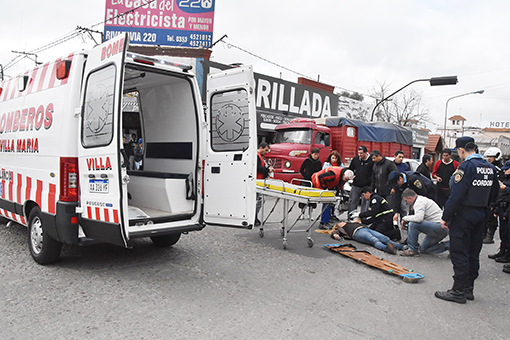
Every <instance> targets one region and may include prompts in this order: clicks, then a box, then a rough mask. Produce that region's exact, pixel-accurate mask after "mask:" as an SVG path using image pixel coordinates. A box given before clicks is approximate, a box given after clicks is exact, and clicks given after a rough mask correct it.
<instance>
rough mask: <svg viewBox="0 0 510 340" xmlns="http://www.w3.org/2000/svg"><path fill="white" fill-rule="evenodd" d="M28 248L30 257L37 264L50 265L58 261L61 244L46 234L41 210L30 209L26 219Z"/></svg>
mask: <svg viewBox="0 0 510 340" xmlns="http://www.w3.org/2000/svg"><path fill="white" fill-rule="evenodd" d="M28 221H29V222H28V248H29V249H30V255H32V258H33V259H34V260H35V262H37V263H39V264H50V263H54V262H55V261H57V260H58V258H59V256H60V251H61V250H62V243H60V242H58V241H55V240H54V239H52V238H51V237H50V236H48V235H47V234H46V231H45V230H44V226H43V224H42V220H41V210H40V209H39V208H38V207H36V208H34V209H32V211H31V212H30V215H29V218H28Z"/></svg>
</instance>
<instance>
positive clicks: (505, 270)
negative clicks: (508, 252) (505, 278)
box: [503, 264, 510, 274]
mask: <svg viewBox="0 0 510 340" xmlns="http://www.w3.org/2000/svg"><path fill="white" fill-rule="evenodd" d="M503 273H507V274H510V265H508V264H505V265H504V266H503Z"/></svg>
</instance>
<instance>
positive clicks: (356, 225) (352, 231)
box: [331, 218, 404, 254]
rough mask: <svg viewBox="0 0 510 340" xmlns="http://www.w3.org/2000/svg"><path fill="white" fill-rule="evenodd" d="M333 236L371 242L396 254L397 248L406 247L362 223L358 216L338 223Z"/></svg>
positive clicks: (380, 248) (337, 238)
mask: <svg viewBox="0 0 510 340" xmlns="http://www.w3.org/2000/svg"><path fill="white" fill-rule="evenodd" d="M331 237H332V238H334V239H335V240H340V238H341V237H345V238H347V239H351V240H354V241H357V242H360V243H365V244H369V245H371V246H374V247H376V248H377V249H379V250H382V251H385V252H387V253H390V254H396V253H397V250H403V249H404V245H402V244H399V243H397V242H393V241H391V240H390V238H389V237H388V236H385V235H383V234H381V233H379V232H377V231H375V230H372V229H370V228H368V227H367V226H365V225H363V224H361V221H360V219H359V218H356V219H355V220H354V221H353V222H339V223H337V224H336V225H335V226H334V228H333V231H332V232H331Z"/></svg>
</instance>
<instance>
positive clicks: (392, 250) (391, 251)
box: [384, 243, 397, 255]
mask: <svg viewBox="0 0 510 340" xmlns="http://www.w3.org/2000/svg"><path fill="white" fill-rule="evenodd" d="M384 251H385V252H387V253H389V254H393V255H396V254H397V250H396V249H395V247H394V246H393V244H391V243H388V244H387V245H386V249H384Z"/></svg>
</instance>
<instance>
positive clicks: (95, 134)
mask: <svg viewBox="0 0 510 340" xmlns="http://www.w3.org/2000/svg"><path fill="white" fill-rule="evenodd" d="M127 47H128V38H127V35H126V34H122V35H119V36H117V37H115V38H114V39H111V40H108V41H106V42H104V43H103V44H101V45H99V46H97V47H95V48H94V49H92V50H90V53H89V54H88V57H87V61H86V65H85V72H84V77H83V79H84V82H83V89H82V99H81V100H82V101H81V117H80V120H81V123H80V130H81V131H80V136H79V138H80V143H79V144H78V145H79V151H78V155H79V173H80V206H81V219H80V225H81V227H82V229H83V231H84V233H85V235H86V236H87V237H88V238H92V239H94V240H97V241H101V242H107V243H112V244H117V245H120V246H123V247H126V246H127V244H128V236H127V232H126V230H127V225H128V224H127V223H128V216H127V182H128V180H129V177H128V176H127V169H126V168H125V167H122V164H123V163H124V161H125V160H124V159H122V156H121V154H120V149H121V147H122V136H121V135H120V133H121V126H120V124H121V122H122V117H121V108H122V97H123V96H122V83H123V73H124V59H125V55H126V51H127ZM126 163H127V162H126Z"/></svg>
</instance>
